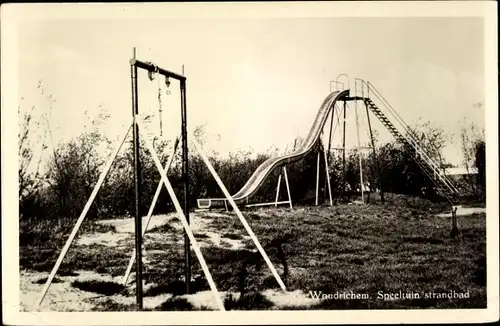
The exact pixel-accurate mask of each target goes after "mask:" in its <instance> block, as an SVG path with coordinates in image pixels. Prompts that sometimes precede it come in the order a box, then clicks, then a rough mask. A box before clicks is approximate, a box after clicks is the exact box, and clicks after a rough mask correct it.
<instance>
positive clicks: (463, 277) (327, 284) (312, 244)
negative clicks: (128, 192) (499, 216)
mask: <svg viewBox="0 0 500 326" xmlns="http://www.w3.org/2000/svg"><path fill="white" fill-rule="evenodd" d="M445 210H446V207H443V206H440V205H436V204H432V203H430V202H427V201H424V200H419V199H412V198H406V197H400V196H399V197H397V196H391V197H390V200H389V202H388V203H386V204H384V205H382V204H378V203H375V204H366V205H358V204H339V205H336V206H333V207H327V206H320V207H297V208H295V209H294V210H292V211H290V210H289V209H285V208H269V209H259V210H251V211H245V212H244V216H245V217H246V219H247V221H248V223H249V224H250V226H251V227H252V229H253V231H254V232H255V234H256V235H257V237H258V239H259V240H260V242H261V243H262V245H263V246H264V248H265V250H266V252H267V253H268V255H269V257H270V259H271V260H272V262H273V263H274V264H275V266H276V269H277V270H278V272H279V273H280V275H281V277H282V278H283V280H284V282H285V283H286V285H287V290H288V294H287V295H282V294H280V293H279V291H278V289H279V287H278V284H277V282H276V280H275V279H274V278H273V276H272V275H271V273H270V271H269V269H268V268H267V266H266V264H265V262H264V260H263V259H262V258H261V257H260V255H259V254H258V252H256V250H255V245H254V244H253V242H252V241H251V239H250V238H249V237H248V235H247V234H246V232H245V230H244V228H243V226H242V225H241V223H240V222H239V220H238V219H237V218H236V216H235V214H234V213H231V212H227V213H226V212H218V213H213V212H212V213H209V212H206V213H205V212H197V213H194V214H193V215H192V220H193V221H194V222H193V223H194V224H193V228H194V233H195V236H196V238H197V240H199V241H200V243H201V245H202V252H203V255H204V257H205V259H206V261H207V264H208V266H209V268H210V270H211V273H212V276H213V278H214V281H215V283H216V285H217V287H218V290H219V291H220V292H223V295H224V299H225V305H226V309H418V308H485V307H486V284H485V283H486V256H485V255H486V214H485V213H475V214H472V215H467V216H460V217H459V227H460V229H461V232H462V237H461V238H460V239H454V238H451V237H450V236H449V233H450V230H451V222H450V218H449V217H444V216H438V215H437V214H438V213H442V212H443V211H445ZM155 218H156V217H155ZM129 220H130V219H129ZM164 221H165V223H163V224H162V223H158V225H155V226H153V227H152V228H151V229H150V231H148V233H147V235H146V238H145V246H146V256H145V258H146V260H147V262H146V263H145V270H144V282H145V285H144V296H145V301H146V300H149V301H148V304H145V307H146V309H147V310H200V309H201V310H204V309H215V308H216V307H215V306H214V303H213V300H212V297H211V294H210V293H209V292H208V290H209V286H208V283H207V281H206V280H205V278H204V276H203V273H202V271H201V268H200V265H199V263H198V262H197V261H196V256H195V255H194V254H193V255H192V256H193V261H194V263H193V283H192V287H193V291H195V292H196V293H195V294H192V295H186V294H185V293H184V291H185V290H184V282H183V272H184V258H183V257H184V256H183V255H184V254H183V245H182V243H183V242H182V241H183V240H182V239H183V234H182V229H181V226H180V223H179V222H178V221H177V220H175V219H169V218H165V219H164ZM74 223H75V220H73V219H71V220H70V219H63V220H60V221H59V222H58V223H56V224H54V223H53V222H51V223H49V222H46V223H35V224H33V223H21V225H20V228H21V229H20V230H21V234H20V245H21V247H20V269H21V304H22V306H23V307H24V309H27V310H29V309H31V307H30V303H32V302H34V299H33V297H34V296H35V297H36V296H37V295H38V294H39V292H40V291H41V289H42V287H43V283H44V281H45V279H46V277H47V274H48V272H49V271H50V269H51V268H52V266H53V265H54V262H55V260H56V259H57V256H58V254H59V253H60V250H61V248H62V246H63V245H64V242H65V240H66V238H67V236H68V235H69V232H70V231H71V228H72V227H73V224H74ZM116 225H117V224H116ZM116 225H113V223H106V224H99V223H96V222H90V221H86V222H85V223H84V225H83V229H82V231H81V232H80V233H79V235H80V239H79V240H80V241H79V242H77V243H75V244H74V245H73V246H72V248H71V249H70V251H69V253H68V255H67V257H66V258H65V260H64V262H63V264H62V266H61V269H60V270H59V272H58V274H57V278H56V282H57V283H55V284H54V285H53V286H52V287H51V289H50V290H49V295H47V300H46V301H47V302H46V303H45V306H42V308H43V309H44V310H56V311H57V310H67V311H75V310H84V311H89V310H92V311H115V310H116V311H123V310H134V309H135V306H134V302H135V298H134V282H130V283H129V285H127V286H123V285H121V284H120V283H119V281H120V279H121V276H122V275H123V274H124V272H125V269H126V266H127V264H128V259H129V257H130V255H131V253H132V250H133V246H134V244H133V234H132V233H130V232H129V233H123V232H119V230H118V229H117V226H116ZM132 225H133V224H132ZM104 235H105V236H106V237H107V239H108V240H109V239H112V241H111V240H110V241H108V242H102V241H101V242H100V241H98V240H96V241H94V240H92V239H99V236H104ZM85 237H86V238H87V241H83V240H85V239H84V238H85ZM88 239H91V241H88ZM93 241H94V242H93ZM450 291H454V292H455V294H458V293H460V296H463V295H465V296H466V297H463V298H458V297H456V298H447V297H443V296H442V295H441V294H442V293H450ZM51 293H52V294H51ZM66 293H69V294H68V296H66ZM336 293H337V294H341V293H349V294H350V293H352V294H359V295H360V296H361V295H363V298H361V299H356V298H354V299H345V298H338V297H336V296H335V294H336ZM404 293H411V294H412V298H401V297H400V298H395V299H394V295H400V296H401V295H404ZM432 293H434V298H433V297H432ZM391 294H392V296H393V299H390V298H389V297H390V296H391ZM417 294H418V297H417ZM426 294H427V296H430V297H426ZM452 294H453V292H452ZM70 295H73V297H70ZM197 295H198V297H196V296H197ZM384 295H385V296H384ZM280 296H281V297H280ZM315 296H316V297H315ZM384 297H385V299H384ZM58 300H59V301H62V302H64V303H65V305H64V306H62V305H61V304H60V303H58V302H59V301H58ZM77 301H78V302H79V303H77Z"/></svg>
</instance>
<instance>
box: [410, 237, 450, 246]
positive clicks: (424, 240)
mask: <svg viewBox="0 0 500 326" xmlns="http://www.w3.org/2000/svg"><path fill="white" fill-rule="evenodd" d="M401 241H402V242H410V243H430V244H443V243H444V241H443V239H436V238H430V237H403V238H402V239H401Z"/></svg>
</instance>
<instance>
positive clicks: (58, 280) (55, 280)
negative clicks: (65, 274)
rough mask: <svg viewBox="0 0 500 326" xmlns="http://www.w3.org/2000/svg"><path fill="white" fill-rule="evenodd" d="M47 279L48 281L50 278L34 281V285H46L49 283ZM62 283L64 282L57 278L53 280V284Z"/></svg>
mask: <svg viewBox="0 0 500 326" xmlns="http://www.w3.org/2000/svg"><path fill="white" fill-rule="evenodd" d="M47 279H48V277H44V278H41V279H39V280H36V281H33V282H32V283H34V284H45V282H47ZM62 282H63V280H61V279H60V278H57V277H54V279H53V280H52V283H62Z"/></svg>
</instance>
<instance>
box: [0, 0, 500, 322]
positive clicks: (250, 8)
mask: <svg viewBox="0 0 500 326" xmlns="http://www.w3.org/2000/svg"><path fill="white" fill-rule="evenodd" d="M158 8H161V10H158ZM69 12H71V17H69V16H68V13H69ZM496 13H497V3H496V2H493V1H459V2H454V1H442V2H437V1H436V2H423V1H418V2H392V1H391V2H314V3H303V2H293V3H285V2H281V3H171V4H158V3H136V4H131V3H128V4H55V3H54V4H20V5H17V4H6V5H2V7H1V14H2V16H1V44H2V47H1V51H2V52H1V60H2V66H1V68H2V69H1V74H2V75H1V82H2V83H1V85H2V92H1V96H2V97H1V104H2V112H1V118H2V121H1V122H2V263H3V273H2V287H3V294H4V295H3V298H2V300H3V305H2V307H3V316H4V320H3V322H4V323H6V324H24V325H40V324H65V325H76V324H82V322H84V323H85V324H100V325H113V324H121V325H134V324H146V323H147V324H151V325H159V324H165V323H169V324H200V323H201V321H203V323H205V324H219V325H223V324H258V323H266V324H275V323H276V324H283V323H288V324H292V323H294V324H295V323H300V324H310V323H360V324H363V323H373V322H386V323H390V322H397V323H401V322H412V323H416V322H418V323H436V322H443V323H447V322H478V321H479V322H488V321H494V320H498V318H499V292H498V266H499V261H498V252H499V249H498V227H499V225H498V216H499V215H498V139H497V136H498V125H497V124H498V112H497V108H498V98H497V89H498V80H497V75H496V72H497V71H498V69H497V66H496V64H497V59H498V53H497V16H496ZM367 16H370V17H401V16H405V17H466V16H467V17H472V16H477V17H483V18H484V20H485V35H484V37H485V59H486V60H485V64H486V67H485V74H486V80H485V88H486V103H485V107H486V110H487V112H486V114H487V118H486V119H485V120H486V124H487V126H486V137H487V209H488V212H487V215H488V217H489V218H488V220H487V230H488V242H487V268H488V270H487V284H488V290H487V296H488V308H487V309H463V310H408V311H404V310H390V311H389V312H388V311H386V310H371V311H367V310H366V311H365V310H364V311H358V310H356V311H349V310H345V311H313V312H281V311H265V312H255V311H248V312H189V313H183V312H116V313H115V312H109V313H48V312H47V313H21V312H18V311H19V277H18V275H19V270H18V264H15V263H12V262H18V261H19V252H18V248H19V239H18V236H17V235H18V231H19V227H18V223H17V218H4V217H6V216H7V217H8V216H10V217H12V216H18V205H17V203H18V198H17V182H18V180H17V159H16V157H17V148H16V146H15V143H16V142H15V141H14V140H16V139H17V123H13V121H17V102H18V94H17V91H18V90H17V85H18V83H17V53H16V51H17V50H16V49H17V26H18V25H19V24H20V23H22V22H27V21H30V20H39V19H44V20H47V19H50V20H52V19H98V18H102V19H109V18H110V17H113V18H122V19H127V18H147V19H154V18H168V17H171V18H176V19H183V18H196V19H206V18H265V17H269V18H292V17H308V18H313V17H316V18H320V17H325V18H326V17H367ZM6 49H7V50H6ZM7 90H8V91H7ZM13 144H14V145H13Z"/></svg>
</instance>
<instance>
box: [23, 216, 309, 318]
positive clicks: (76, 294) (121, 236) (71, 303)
mask: <svg viewBox="0 0 500 326" xmlns="http://www.w3.org/2000/svg"><path fill="white" fill-rule="evenodd" d="M227 216H228V215H227V214H221V213H216V212H205V213H204V214H203V217H200V218H196V213H194V214H193V217H194V218H193V219H192V221H193V223H192V224H191V226H192V230H193V233H195V234H197V233H204V234H205V235H206V237H205V238H203V239H200V240H199V241H198V244H199V245H200V246H201V247H205V246H218V247H222V248H225V249H227V250H237V249H240V248H242V247H243V246H244V241H245V240H247V239H249V238H250V237H249V236H248V235H246V234H242V239H229V238H224V237H222V236H221V235H220V234H218V233H217V232H215V230H211V229H210V227H209V225H210V222H211V221H212V220H213V219H215V218H218V217H225V218H227ZM234 218H236V217H234ZM146 222H147V221H146V219H145V218H144V219H143V227H144V226H145V225H146ZM97 223H100V224H109V225H113V226H114V227H115V229H116V232H106V233H95V234H85V235H82V236H80V237H79V238H78V239H77V240H76V241H75V244H74V246H89V245H93V244H101V245H104V246H109V247H118V248H121V247H122V248H127V250H130V245H128V246H126V245H125V244H126V243H127V242H132V241H133V236H134V220H133V219H112V220H102V221H98V222H97ZM167 223H168V224H169V225H170V226H172V227H174V228H176V229H181V228H182V224H181V223H180V221H179V220H178V219H177V217H176V214H167V215H156V216H153V217H152V219H151V221H150V222H149V225H148V228H147V230H151V229H153V228H155V227H158V226H162V225H164V224H167ZM156 236H162V241H165V236H164V235H162V234H159V233H156V234H155V233H147V232H146V236H145V237H156ZM171 241H172V242H173V241H175V242H176V243H178V244H182V243H183V241H182V239H181V240H174V239H171ZM172 242H171V243H172ZM165 245H168V243H165ZM152 253H154V250H151V251H148V249H147V246H146V247H145V249H144V252H143V255H144V263H145V264H147V262H148V254H152ZM130 254H132V253H130ZM74 272H75V274H77V275H76V276H59V275H57V276H56V282H53V283H52V285H51V287H50V289H49V291H48V292H47V295H46V296H45V299H44V301H43V303H42V305H41V306H40V307H39V308H38V309H37V310H38V311H91V310H92V309H93V308H95V307H96V306H97V305H98V304H99V303H102V302H106V301H109V300H112V301H114V302H116V303H118V304H124V305H133V304H135V295H134V289H135V286H134V285H133V282H132V285H129V287H128V294H129V295H127V296H124V295H122V294H117V295H102V294H96V293H92V292H87V291H83V290H80V289H78V288H75V287H73V286H71V283H72V282H73V281H75V280H78V281H90V280H99V281H109V282H115V283H120V284H121V282H122V276H117V277H112V276H110V275H105V274H99V273H96V272H92V271H74ZM48 274H49V273H46V272H45V273H37V272H28V271H21V273H20V290H21V303H20V306H21V310H22V311H33V310H34V309H33V306H34V304H35V302H36V300H37V299H38V297H39V295H40V293H41V291H42V288H43V286H44V282H43V280H44V279H46V278H47V276H48ZM133 279H134V274H133V273H132V274H131V276H130V278H129V284H130V280H133ZM155 285H156V284H144V285H143V290H144V291H146V290H147V289H148V288H149V287H152V286H155ZM228 294H229V293H226V292H222V291H220V292H219V295H220V296H221V298H222V299H224V298H225V297H226V295H228ZM262 294H263V295H264V296H265V297H266V298H267V299H268V300H269V301H271V302H273V303H274V306H275V308H276V309H279V308H280V307H283V306H288V307H290V306H294V305H300V306H307V305H313V304H317V303H318V300H317V299H312V298H311V297H310V296H309V295H308V294H306V293H303V292H301V291H294V292H285V293H283V292H281V291H279V290H266V291H264V292H263V293H262ZM231 295H232V297H233V298H234V299H238V297H239V294H238V293H231ZM171 297H172V295H171V294H161V295H157V296H151V297H144V308H146V309H154V308H155V307H158V306H159V305H161V304H162V303H163V302H165V301H166V300H168V299H169V298H171ZM177 298H185V299H186V300H188V301H189V302H190V303H191V304H192V305H193V307H195V308H204V309H207V308H208V309H213V310H217V305H216V302H215V300H214V297H213V294H212V292H210V291H201V292H198V293H195V294H191V295H182V296H177Z"/></svg>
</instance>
